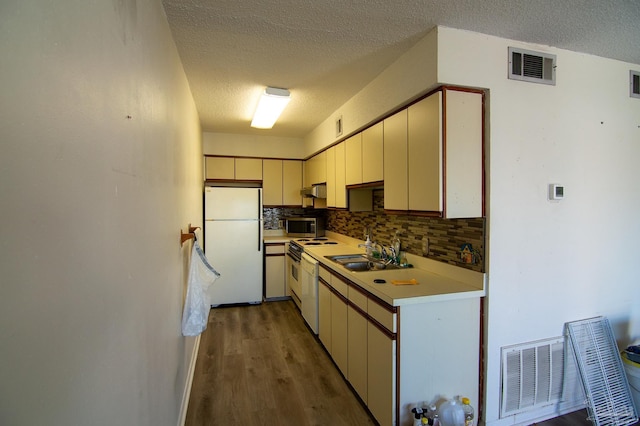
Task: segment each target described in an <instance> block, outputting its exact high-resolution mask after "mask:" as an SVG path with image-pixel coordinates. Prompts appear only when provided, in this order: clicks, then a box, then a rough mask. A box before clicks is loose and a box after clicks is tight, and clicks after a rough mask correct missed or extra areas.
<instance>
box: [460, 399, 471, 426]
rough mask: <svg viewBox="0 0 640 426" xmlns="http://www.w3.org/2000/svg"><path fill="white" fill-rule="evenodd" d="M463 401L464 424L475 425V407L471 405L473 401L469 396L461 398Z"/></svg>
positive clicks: (467, 425)
mask: <svg viewBox="0 0 640 426" xmlns="http://www.w3.org/2000/svg"><path fill="white" fill-rule="evenodd" d="M460 401H461V402H462V409H463V410H464V425H465V426H473V417H474V412H473V407H472V406H471V401H469V398H466V397H464V398H462V399H461V400H460Z"/></svg>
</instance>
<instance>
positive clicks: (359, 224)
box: [264, 189, 485, 272]
mask: <svg viewBox="0 0 640 426" xmlns="http://www.w3.org/2000/svg"><path fill="white" fill-rule="evenodd" d="M373 204H374V207H373V211H370V212H349V211H346V210H325V211H324V214H325V215H326V223H327V230H329V231H333V232H337V233H339V234H343V235H347V236H349V237H352V238H357V239H360V240H362V239H364V232H365V228H366V227H370V229H371V234H372V235H371V238H372V240H373V241H376V242H377V243H380V244H382V245H385V246H389V245H390V243H391V239H392V238H393V236H394V235H395V232H396V231H397V230H399V231H400V234H399V236H400V241H401V243H402V251H406V252H407V253H411V254H414V255H418V256H424V249H425V248H426V249H427V250H428V252H427V256H425V257H428V258H430V259H433V260H438V261H441V262H446V263H450V264H454V265H456V266H460V267H463V268H467V269H471V270H474V271H478V272H484V246H485V219H484V218H469V219H440V218H431V217H421V216H409V215H397V214H387V213H386V212H385V211H384V190H382V189H380V190H375V191H373ZM319 212H322V210H309V209H302V208H299V209H291V208H280V207H272V208H265V209H264V228H265V229H279V221H280V220H282V218H284V217H287V216H292V215H304V214H309V215H317V214H318V213H319ZM426 239H428V247H426V246H427V244H426ZM465 245H469V246H468V247H471V248H472V249H473V262H472V263H465V262H463V261H462V255H461V250H462V248H463V246H465Z"/></svg>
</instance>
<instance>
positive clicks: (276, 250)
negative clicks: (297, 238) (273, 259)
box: [264, 243, 284, 254]
mask: <svg viewBox="0 0 640 426" xmlns="http://www.w3.org/2000/svg"><path fill="white" fill-rule="evenodd" d="M264 252H265V254H284V243H278V244H273V243H271V244H265V245H264Z"/></svg>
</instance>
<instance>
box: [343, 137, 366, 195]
mask: <svg viewBox="0 0 640 426" xmlns="http://www.w3.org/2000/svg"><path fill="white" fill-rule="evenodd" d="M345 143H346V145H345V164H346V169H345V177H346V184H347V185H355V184H359V183H362V134H361V133H358V134H357V135H354V136H351V137H350V138H349V139H347V140H346V141H345Z"/></svg>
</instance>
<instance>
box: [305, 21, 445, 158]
mask: <svg viewBox="0 0 640 426" xmlns="http://www.w3.org/2000/svg"><path fill="white" fill-rule="evenodd" d="M437 42H438V29H437V28H435V29H433V30H432V31H431V32H429V33H428V34H427V35H426V36H425V37H424V38H423V39H421V40H420V41H418V42H417V43H416V44H415V45H414V46H413V47H412V48H411V49H409V50H408V51H407V52H406V53H405V54H403V55H402V56H401V57H400V58H399V59H398V60H396V61H395V62H394V63H393V64H391V65H390V66H389V67H388V68H387V69H385V70H384V71H383V72H382V73H380V75H379V76H378V77H376V78H375V79H374V80H373V81H372V82H371V83H369V84H367V85H366V86H365V87H364V88H363V89H362V90H361V91H360V92H358V93H357V94H356V95H355V96H354V97H353V98H351V99H349V101H347V102H346V103H345V104H344V105H342V106H341V107H340V108H338V109H337V110H336V111H335V112H334V113H333V114H331V115H330V116H329V117H328V118H327V119H326V120H325V121H323V122H322V123H321V124H320V125H319V126H318V127H316V128H315V129H314V130H313V131H311V132H310V133H309V134H308V135H307V136H306V137H305V149H306V152H307V155H311V154H313V153H315V152H318V151H320V150H321V149H322V148H324V147H326V146H327V145H330V144H331V143H333V142H335V141H337V140H338V139H341V138H344V137H345V136H348V135H349V134H352V133H355V132H356V131H358V130H360V129H362V128H363V127H365V126H367V125H369V124H372V123H373V122H375V121H378V120H379V119H380V118H381V117H382V116H384V115H386V114H387V113H388V112H389V111H392V110H394V109H396V108H398V107H399V106H401V105H404V104H406V103H407V102H409V101H410V100H412V99H415V98H417V97H419V96H420V95H422V94H424V93H426V92H428V91H429V89H431V88H433V87H435V86H436V83H437ZM338 117H342V123H343V134H342V136H340V137H337V136H336V130H335V121H336V119H337V118H338Z"/></svg>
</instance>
